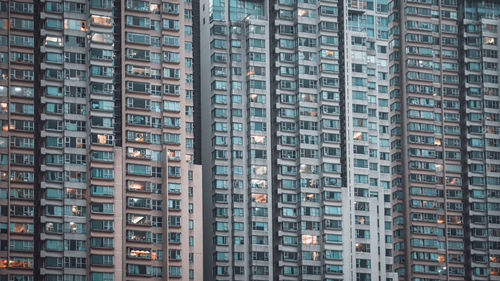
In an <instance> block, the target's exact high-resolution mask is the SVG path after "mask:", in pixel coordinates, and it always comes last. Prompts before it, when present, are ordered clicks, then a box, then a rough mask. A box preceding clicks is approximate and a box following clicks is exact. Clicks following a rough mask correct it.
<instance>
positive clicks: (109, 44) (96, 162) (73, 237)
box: [0, 0, 203, 281]
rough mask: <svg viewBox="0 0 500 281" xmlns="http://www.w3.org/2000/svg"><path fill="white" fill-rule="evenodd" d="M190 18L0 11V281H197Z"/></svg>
mask: <svg viewBox="0 0 500 281" xmlns="http://www.w3.org/2000/svg"><path fill="white" fill-rule="evenodd" d="M193 6H195V7H196V2H195V3H191V2H190V1H185V2H182V3H170V2H166V1H163V2H162V1H133V0H128V1H111V0H95V1H94V0H92V1H44V2H40V1H33V2H29V1H23V2H21V1H2V2H1V3H0V13H1V14H0V17H1V18H2V19H1V21H2V27H1V32H2V35H1V36H2V37H1V38H2V42H1V45H2V46H1V48H2V49H1V50H2V52H1V56H2V61H1V64H2V67H1V68H2V71H4V72H3V80H2V88H1V89H2V97H1V99H2V101H1V104H2V105H5V106H4V107H2V108H3V109H2V110H3V112H2V116H1V119H2V124H3V125H2V126H3V127H2V128H3V129H2V138H1V139H2V140H4V141H5V142H3V144H2V148H1V149H2V151H3V152H5V153H3V152H2V159H1V161H2V163H1V165H2V167H4V169H2V171H4V172H2V173H5V174H4V177H3V179H4V180H3V181H2V183H1V192H0V195H1V196H0V202H1V203H0V204H1V208H0V210H1V218H0V221H1V229H2V230H1V233H0V235H1V236H0V237H1V238H0V240H1V245H2V246H1V249H0V260H1V261H0V268H1V270H0V279H1V280H26V281H29V280H47V281H49V280H57V281H59V280H68V281H69V280H71V281H78V280H142V279H145V278H148V279H151V278H153V279H156V280H166V279H170V278H174V279H177V280H178V279H184V280H200V279H202V274H203V268H202V267H199V266H195V264H201V263H202V213H201V212H202V207H201V206H202V200H201V198H202V197H201V191H202V190H201V167H200V166H199V165H197V164H195V162H196V161H199V160H195V153H194V139H195V137H194V122H195V121H194V118H195V117H194V115H195V114H194V111H195V110H194V107H195V104H196V102H195V99H196V97H195V93H194V89H195V85H196V83H197V82H196V81H195V78H194V75H193V65H194V64H195V62H194V61H195V56H194V52H193V40H196V37H195V36H193V28H196V26H197V23H198V21H197V20H196V15H193ZM195 13H196V9H195ZM196 157H199V156H196Z"/></svg>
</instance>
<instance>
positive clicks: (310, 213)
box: [200, 0, 500, 281]
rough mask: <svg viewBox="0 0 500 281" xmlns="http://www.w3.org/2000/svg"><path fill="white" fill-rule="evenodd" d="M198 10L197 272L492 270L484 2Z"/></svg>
mask: <svg viewBox="0 0 500 281" xmlns="http://www.w3.org/2000/svg"><path fill="white" fill-rule="evenodd" d="M200 8H201V18H200V19H201V29H202V34H201V38H202V40H201V41H202V42H205V45H206V46H208V47H207V48H205V49H203V50H202V56H201V58H202V72H201V75H202V79H201V80H202V91H203V93H202V105H203V108H204V112H203V113H202V114H203V122H204V123H203V126H202V131H203V132H202V135H203V138H204V139H205V140H206V141H205V142H204V143H203V145H204V146H203V149H202V150H203V160H202V162H203V165H204V168H203V169H204V190H205V197H204V200H205V214H206V215H208V217H207V218H208V219H206V220H205V227H204V230H205V233H213V235H208V236H207V239H206V241H205V242H206V247H205V256H206V263H205V264H206V266H205V276H206V277H205V279H207V280H210V279H214V278H215V279H217V280H219V279H220V280H268V279H273V280H341V279H347V280H374V279H379V280H397V279H400V280H412V281H416V280H464V279H465V280H472V279H474V280H475V279H477V280H487V279H491V280H495V279H496V278H497V277H496V276H497V275H498V265H497V260H498V259H497V255H498V254H497V251H498V242H497V239H496V238H495V237H497V236H498V234H497V233H498V223H497V218H498V215H497V211H496V210H497V207H496V206H497V204H498V203H499V202H498V196H497V193H498V191H497V189H498V169H497V168H498V163H497V162H498V157H497V156H498V151H499V149H498V141H497V139H498V132H497V129H498V124H497V121H498V118H497V117H498V116H497V115H498V114H497V112H498V102H499V101H498V99H499V98H498V93H497V91H498V90H497V88H498V54H497V53H498V44H497V40H498V21H499V17H498V13H499V12H500V8H499V6H498V2H497V1H454V0H439V1H437V0H411V1H410V0H408V1H384V0H376V1H371V0H367V1H354V0H351V1H285V0H283V1H269V2H266V1H229V2H227V3H226V2H224V1H202V3H201V7H200ZM259 39H260V40H259ZM265 44H267V45H265ZM241 67H243V68H242V69H240V68H241ZM268 68H269V69H268ZM245 73H246V75H245ZM257 140H259V141H257ZM269 142H270V143H271V146H270V147H269ZM269 160H270V161H269ZM257 171H259V172H258V173H256V172H257ZM257 183H258V184H257ZM257 198H259V199H257ZM260 198H266V199H265V200H266V201H262V200H260ZM262 230H264V231H265V232H264V233H263V232H261V231H262ZM262 244H264V245H269V248H270V249H271V248H272V252H271V251H268V254H263V253H261V251H262V250H261V249H262V248H261V246H260V245H262ZM266 267H269V269H267V268H266Z"/></svg>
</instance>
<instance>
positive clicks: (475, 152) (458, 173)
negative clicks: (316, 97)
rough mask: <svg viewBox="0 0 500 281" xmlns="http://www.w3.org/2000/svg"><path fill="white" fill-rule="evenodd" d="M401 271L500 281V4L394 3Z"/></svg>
mask: <svg viewBox="0 0 500 281" xmlns="http://www.w3.org/2000/svg"><path fill="white" fill-rule="evenodd" d="M390 10H391V15H390V18H389V19H390V23H389V27H390V42H389V61H390V62H389V65H390V66H389V78H390V85H389V87H390V107H391V114H390V115H391V116H390V120H391V160H392V168H391V169H392V171H391V172H392V185H391V186H392V199H393V224H394V269H395V271H396V272H397V273H398V275H399V277H400V280H412V281H413V280H498V279H500V278H499V277H498V275H499V264H498V254H499V245H498V236H499V229H500V228H499V224H498V223H499V221H498V218H499V216H498V215H499V212H498V208H497V206H498V204H499V203H500V199H499V195H498V193H499V188H500V186H499V183H500V182H499V180H500V177H499V169H498V168H499V166H498V163H499V162H498V161H499V155H498V154H499V151H500V149H499V146H498V142H499V134H498V128H499V127H498V122H499V119H498V117H499V115H498V113H499V112H500V111H499V102H500V98H499V94H498V88H499V84H498V83H499V82H498V74H499V69H498V63H499V59H498V50H499V47H498V43H497V41H498V38H499V37H498V36H499V31H498V26H499V24H500V21H499V18H500V17H499V15H500V3H499V2H498V1H472V0H466V1H456V0H440V1H430V0H429V1H404V2H403V1H393V2H392V3H391V5H390Z"/></svg>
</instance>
